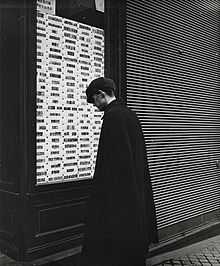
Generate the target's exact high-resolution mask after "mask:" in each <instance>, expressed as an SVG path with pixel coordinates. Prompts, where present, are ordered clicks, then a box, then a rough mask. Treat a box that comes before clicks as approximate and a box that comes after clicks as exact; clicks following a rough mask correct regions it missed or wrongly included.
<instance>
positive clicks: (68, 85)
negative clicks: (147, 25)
mask: <svg viewBox="0 0 220 266" xmlns="http://www.w3.org/2000/svg"><path fill="white" fill-rule="evenodd" d="M103 75H104V31H103V30H102V29H99V28H96V27H92V26H89V25H86V24H83V23H79V22H75V21H72V20H69V19H65V18H61V17H58V16H55V15H51V14H46V13H42V12H40V11H38V12H37V110H36V115H37V147H36V148H37V184H50V183H55V182H65V181H77V180H82V179H89V178H92V177H93V173H94V166H95V160H96V153H97V146H98V141H99V134H100V129H101V121H102V120H101V117H102V115H103V114H102V113H101V112H99V111H98V110H96V109H95V107H93V106H92V105H91V104H90V105H89V104H88V103H87V101H86V94H85V90H86V87H87V86H88V84H89V82H90V81H91V80H93V79H94V78H97V77H100V76H103Z"/></svg>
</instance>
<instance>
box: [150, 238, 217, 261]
mask: <svg viewBox="0 0 220 266" xmlns="http://www.w3.org/2000/svg"><path fill="white" fill-rule="evenodd" d="M147 265H148V266H171V265H172V266H192V265H194V266H220V235H218V236H215V237H212V238H209V239H206V240H203V241H200V242H198V243H195V244H192V245H189V246H187V247H184V248H181V249H177V250H174V251H172V252H167V253H164V254H160V255H158V256H155V257H152V258H149V259H148V260H147Z"/></svg>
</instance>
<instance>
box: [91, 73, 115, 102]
mask: <svg viewBox="0 0 220 266" xmlns="http://www.w3.org/2000/svg"><path fill="white" fill-rule="evenodd" d="M106 89H108V90H109V89H111V90H113V92H114V93H115V90H116V86H115V82H114V81H113V80H112V79H109V78H104V77H101V78H97V79H94V80H93V81H92V82H91V83H90V84H89V86H88V87H87V89H86V96H87V102H88V103H93V98H92V96H93V95H94V94H96V93H97V92H98V91H99V90H102V91H105V90H106Z"/></svg>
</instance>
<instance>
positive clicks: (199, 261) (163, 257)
mask: <svg viewBox="0 0 220 266" xmlns="http://www.w3.org/2000/svg"><path fill="white" fill-rule="evenodd" d="M29 265H38V264H29V263H25V264H24V263H18V262H15V261H14V260H12V259H10V258H8V257H7V256H5V255H0V266H29ZM47 265H50V266H56V265H62V266H67V265H68V266H69V265H71V263H70V262H68V263H62V262H61V263H59V262H51V263H49V264H47ZM146 265H147V266H192V265H194V266H220V235H218V236H215V237H212V238H209V239H206V240H203V241H200V242H197V243H195V244H192V245H189V246H187V247H184V248H181V249H177V250H174V251H171V252H167V253H163V254H159V255H157V256H155V257H152V258H149V259H148V260H147V262H146ZM72 266H76V265H75V264H74V263H73V264H72Z"/></svg>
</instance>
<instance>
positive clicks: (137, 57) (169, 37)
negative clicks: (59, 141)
mask: <svg viewBox="0 0 220 266" xmlns="http://www.w3.org/2000/svg"><path fill="white" fill-rule="evenodd" d="M219 29H220V2H219V1H218V0H208V1H199V0H187V1H186V0H178V1H177V0H166V1H161V0H148V1H146V0H127V1H126V83H127V104H128V106H129V107H131V108H132V109H133V110H134V111H136V113H137V114H138V116H139V118H140V120H141V124H142V127H143V131H144V135H145V138H146V144H147V150H148V159H149V166H150V172H151V178H152V185H153V191H154V198H155V204H156V211H157V217H158V225H159V228H160V229H161V228H164V227H167V226H170V225H173V224H175V223H178V222H182V221H184V220H187V219H190V218H193V217H196V216H199V215H202V214H205V213H207V212H211V211H213V210H217V209H219V202H220V201H219V200H220V198H219V192H220V190H219V182H220V174H219V171H220V170H219V169H217V167H216V160H217V159H219V158H220V72H219V63H220V32H219Z"/></svg>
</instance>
